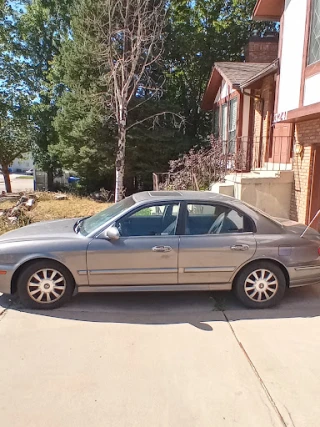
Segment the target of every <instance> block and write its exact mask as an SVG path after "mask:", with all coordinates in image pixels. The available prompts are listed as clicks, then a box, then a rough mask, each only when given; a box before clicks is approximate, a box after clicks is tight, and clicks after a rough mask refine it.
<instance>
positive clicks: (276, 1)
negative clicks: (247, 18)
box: [252, 0, 285, 22]
mask: <svg viewBox="0 0 320 427" xmlns="http://www.w3.org/2000/svg"><path fill="white" fill-rule="evenodd" d="M284 3H285V1H284V0H257V3H256V5H255V7H254V9H253V14H252V19H253V20H254V21H273V22H279V21H280V19H281V16H282V14H283V10H284Z"/></svg>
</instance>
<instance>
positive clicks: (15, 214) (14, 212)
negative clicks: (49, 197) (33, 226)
mask: <svg viewBox="0 0 320 427" xmlns="http://www.w3.org/2000/svg"><path fill="white" fill-rule="evenodd" d="M2 196H3V197H1V201H11V200H12V201H16V203H15V205H14V206H13V207H12V208H8V209H0V218H1V219H2V220H4V221H6V222H8V223H9V224H20V225H27V224H30V222H31V220H30V218H29V217H28V215H27V212H28V211H31V210H32V209H33V208H35V206H36V203H37V200H38V197H37V196H36V195H35V194H29V195H26V194H23V193H22V194H19V195H10V196H4V195H2Z"/></svg>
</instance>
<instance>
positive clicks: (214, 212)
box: [186, 203, 252, 235]
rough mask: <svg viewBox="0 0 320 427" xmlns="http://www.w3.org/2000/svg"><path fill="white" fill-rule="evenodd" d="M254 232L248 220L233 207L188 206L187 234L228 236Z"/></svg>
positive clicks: (216, 205)
mask: <svg viewBox="0 0 320 427" xmlns="http://www.w3.org/2000/svg"><path fill="white" fill-rule="evenodd" d="M248 231H252V229H251V227H250V222H249V221H248V220H247V218H246V217H245V216H244V215H242V214H239V213H238V212H237V211H236V210H234V209H232V208H231V207H226V206H222V205H218V204H215V205H205V204H203V205H202V204H198V203H196V204H188V207H187V219H186V234H189V235H199V234H228V233H244V232H248Z"/></svg>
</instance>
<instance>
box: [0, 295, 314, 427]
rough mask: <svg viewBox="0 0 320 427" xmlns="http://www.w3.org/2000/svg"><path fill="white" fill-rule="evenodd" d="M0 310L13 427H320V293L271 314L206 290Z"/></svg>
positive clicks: (3, 400) (3, 406)
mask: <svg viewBox="0 0 320 427" xmlns="http://www.w3.org/2000/svg"><path fill="white" fill-rule="evenodd" d="M0 305H2V306H3V310H4V312H3V314H2V315H1V316H0V319H1V320H0V348H1V353H2V354H1V366H0V383H1V391H0V413H1V419H2V420H4V423H1V425H2V426H4V427H7V426H8V427H9V426H10V427H11V426H22V425H23V426H25V425H32V426H35V427H37V426H40V425H41V426H42V425H46V426H61V425H62V426H64V425H65V426H68V427H69V426H73V425H74V426H88V425H90V426H105V425H110V426H144V425H145V426H170V427H171V426H183V427H184V426H187V427H188V426H190V427H191V426H192V427H193V426H201V427H203V426H210V427H211V426H212V425H214V426H220V425H221V426H234V425H240V426H244V427H248V426H257V425H259V426H273V425H274V426H284V425H286V426H308V427H309V426H318V425H319V422H318V420H319V416H320V409H319V408H318V405H315V404H314V399H315V397H316V396H317V395H319V393H320V381H319V380H318V378H319V377H320V368H319V363H318V355H319V354H320V339H319V338H318V335H319V333H318V331H319V328H320V320H319V319H320V318H319V317H318V316H319V314H320V289H317V288H314V287H313V288H304V289H295V290H290V291H289V292H288V293H287V295H286V298H285V300H284V302H283V304H282V305H281V306H279V307H278V308H275V309H271V310H265V311H248V310H245V309H243V308H242V307H241V306H240V305H239V304H238V302H236V301H235V300H234V299H233V297H232V295H231V294H221V293H215V294H210V293H205V292H204V293H203V292H201V293H200V292H199V293H196V292H192V293H165V294H160V293H153V294H110V295H109V294H104V295H97V294H94V295H78V296H77V297H75V298H74V299H73V300H72V302H71V304H69V305H68V306H65V307H63V308H61V309H58V310H55V311H50V312H26V311H23V310H22V309H21V307H19V304H18V303H17V302H15V301H13V302H11V301H10V300H9V298H7V297H4V296H3V297H0ZM0 312H1V310H0ZM106 423H107V424H106Z"/></svg>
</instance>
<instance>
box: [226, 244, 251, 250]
mask: <svg viewBox="0 0 320 427" xmlns="http://www.w3.org/2000/svg"><path fill="white" fill-rule="evenodd" d="M230 249H231V250H233V251H247V250H248V249H249V246H248V245H234V246H231V247H230Z"/></svg>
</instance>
